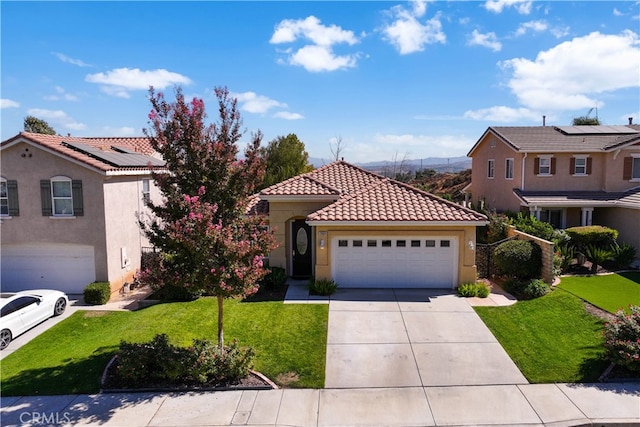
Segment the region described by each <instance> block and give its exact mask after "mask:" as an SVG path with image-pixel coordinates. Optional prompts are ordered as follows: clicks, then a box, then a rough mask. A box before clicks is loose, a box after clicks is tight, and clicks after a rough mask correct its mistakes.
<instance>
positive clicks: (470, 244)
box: [469, 240, 476, 250]
mask: <svg viewBox="0 0 640 427" xmlns="http://www.w3.org/2000/svg"><path fill="white" fill-rule="evenodd" d="M475 248H476V245H474V244H473V240H469V249H471V250H474V249H475Z"/></svg>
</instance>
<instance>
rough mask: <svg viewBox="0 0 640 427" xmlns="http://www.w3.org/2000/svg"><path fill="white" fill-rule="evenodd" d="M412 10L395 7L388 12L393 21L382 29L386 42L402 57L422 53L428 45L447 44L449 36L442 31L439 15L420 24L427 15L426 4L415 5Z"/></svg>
mask: <svg viewBox="0 0 640 427" xmlns="http://www.w3.org/2000/svg"><path fill="white" fill-rule="evenodd" d="M413 6H414V7H413V8H412V9H411V10H407V9H405V8H404V7H403V6H394V7H393V8H391V10H390V11H389V12H388V13H389V15H391V16H392V17H393V21H392V22H391V23H389V24H387V25H385V26H384V27H382V28H381V31H382V33H383V34H384V38H385V40H387V41H388V42H389V43H391V44H392V45H393V46H394V47H395V48H396V50H397V51H398V52H399V53H400V54H401V55H407V54H410V53H415V52H421V51H423V50H424V48H425V46H426V45H428V44H435V43H445V42H446V41H447V36H446V35H445V34H444V32H443V31H442V23H441V22H440V17H439V15H436V16H434V17H433V18H431V19H428V20H426V21H425V22H424V23H422V22H420V19H419V18H422V17H423V16H424V14H425V13H426V5H425V3H424V2H416V3H413Z"/></svg>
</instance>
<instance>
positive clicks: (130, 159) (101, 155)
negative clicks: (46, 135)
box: [63, 141, 164, 167]
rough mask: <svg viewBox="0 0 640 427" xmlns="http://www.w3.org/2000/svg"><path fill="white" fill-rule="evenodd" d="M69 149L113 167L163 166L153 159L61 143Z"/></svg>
mask: <svg viewBox="0 0 640 427" xmlns="http://www.w3.org/2000/svg"><path fill="white" fill-rule="evenodd" d="M63 144H64V145H66V146H67V147H69V148H72V149H74V150H76V151H79V152H81V153H83V154H86V155H88V156H91V157H93V158H95V159H98V160H100V161H102V162H105V163H108V164H110V165H111V166H115V167H145V166H148V165H149V164H151V166H164V162H163V161H162V160H160V159H156V158H155V157H151V156H147V155H144V154H139V153H135V152H131V150H127V151H129V152H125V153H123V152H115V151H102V150H100V149H98V148H95V147H92V146H90V145H86V144H82V143H79V142H66V141H65V142H63Z"/></svg>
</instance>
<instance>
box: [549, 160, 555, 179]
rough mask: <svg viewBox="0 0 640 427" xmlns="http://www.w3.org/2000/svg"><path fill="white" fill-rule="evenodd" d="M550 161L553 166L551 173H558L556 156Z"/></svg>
mask: <svg viewBox="0 0 640 427" xmlns="http://www.w3.org/2000/svg"><path fill="white" fill-rule="evenodd" d="M549 163H551V167H550V169H551V175H555V174H556V158H555V157H552V158H551V161H550V162H549Z"/></svg>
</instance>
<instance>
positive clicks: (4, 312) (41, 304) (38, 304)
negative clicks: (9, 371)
mask: <svg viewBox="0 0 640 427" xmlns="http://www.w3.org/2000/svg"><path fill="white" fill-rule="evenodd" d="M68 303H69V298H67V295H65V293H64V292H60V291H55V290H48V289H35V290H33V291H20V292H2V293H0V350H2V349H4V348H6V347H7V346H8V345H9V343H10V342H11V340H13V339H14V338H15V337H17V336H18V335H20V334H22V333H23V332H26V331H28V330H29V329H31V328H33V327H34V326H36V325H38V324H39V323H42V322H43V321H45V320H47V319H48V318H50V317H53V316H60V315H61V314H62V313H64V311H65V310H66V308H67V304H68Z"/></svg>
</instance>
